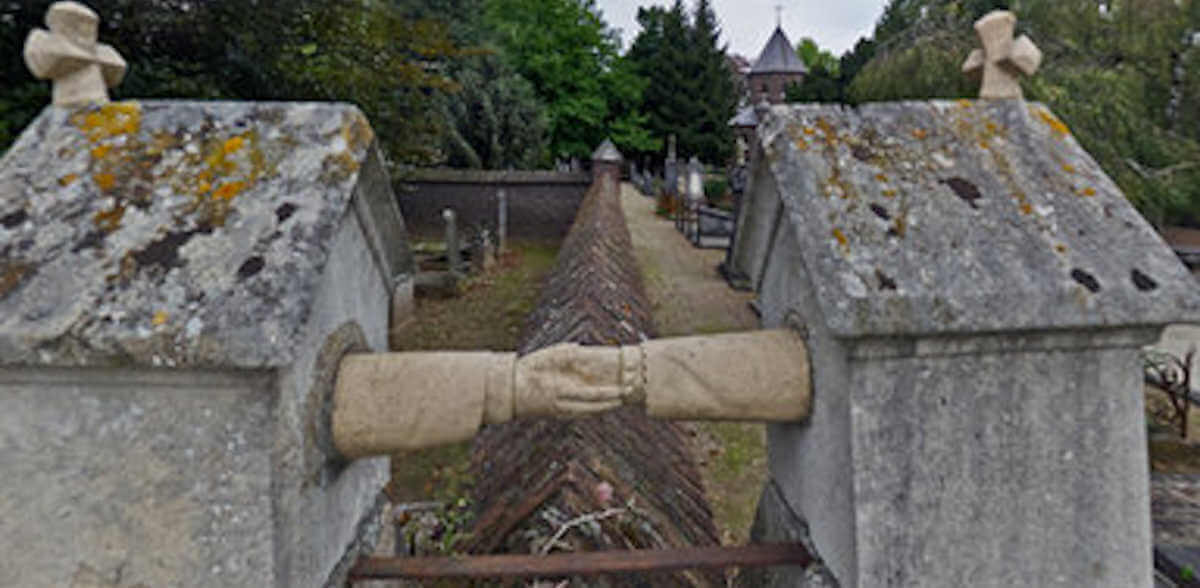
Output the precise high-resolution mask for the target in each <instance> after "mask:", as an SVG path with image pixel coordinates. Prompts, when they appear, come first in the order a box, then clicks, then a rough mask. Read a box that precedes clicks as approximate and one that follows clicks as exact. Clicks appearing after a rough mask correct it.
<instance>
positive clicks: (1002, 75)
mask: <svg viewBox="0 0 1200 588" xmlns="http://www.w3.org/2000/svg"><path fill="white" fill-rule="evenodd" d="M1016 24H1017V17H1016V16H1014V15H1013V13H1011V12H1009V11H1007V10H994V11H992V12H989V13H987V14H986V15H984V16H983V18H980V19H979V20H977V21H975V33H976V34H977V35H979V44H981V45H983V48H982V49H976V50H974V51H972V52H971V55H970V56H968V57H967V61H966V62H965V63H963V67H962V70H963V73H965V74H967V75H970V76H972V77H978V76H979V75H980V74H981V73H982V76H983V87H982V88H980V89H979V97H980V98H1016V99H1020V98H1022V97H1023V95H1022V94H1021V84H1020V82H1019V80H1018V76H1019V74H1022V73H1023V74H1025V75H1027V76H1031V75H1033V74H1034V72H1036V71H1037V69H1038V66H1039V65H1041V63H1042V51H1041V50H1040V49H1038V48H1037V45H1034V44H1033V41H1031V40H1030V39H1029V37H1027V36H1025V35H1021V37H1020V38H1018V39H1017V40H1015V41H1014V40H1013V29H1015V28H1016Z"/></svg>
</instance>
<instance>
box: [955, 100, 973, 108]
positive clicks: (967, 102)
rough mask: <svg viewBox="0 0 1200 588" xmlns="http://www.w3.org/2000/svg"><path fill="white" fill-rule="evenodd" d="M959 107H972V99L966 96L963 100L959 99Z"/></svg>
mask: <svg viewBox="0 0 1200 588" xmlns="http://www.w3.org/2000/svg"><path fill="white" fill-rule="evenodd" d="M958 107H959V108H970V107H971V101H970V100H967V99H966V98H963V99H961V100H959V101H958Z"/></svg>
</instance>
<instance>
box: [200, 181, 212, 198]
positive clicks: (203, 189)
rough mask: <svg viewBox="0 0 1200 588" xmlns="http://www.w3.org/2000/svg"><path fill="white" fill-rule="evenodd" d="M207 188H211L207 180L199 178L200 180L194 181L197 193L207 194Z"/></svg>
mask: <svg viewBox="0 0 1200 588" xmlns="http://www.w3.org/2000/svg"><path fill="white" fill-rule="evenodd" d="M209 190H212V184H211V183H209V182H208V181H206V180H200V181H198V182H196V193H197V194H200V195H204V194H208V191H209Z"/></svg>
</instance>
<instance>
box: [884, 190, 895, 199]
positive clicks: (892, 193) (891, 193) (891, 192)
mask: <svg viewBox="0 0 1200 588" xmlns="http://www.w3.org/2000/svg"><path fill="white" fill-rule="evenodd" d="M881 194H883V197H884V198H895V197H896V191H895V190H884V191H883V192H881Z"/></svg>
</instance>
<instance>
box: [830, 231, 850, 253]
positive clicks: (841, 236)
mask: <svg viewBox="0 0 1200 588" xmlns="http://www.w3.org/2000/svg"><path fill="white" fill-rule="evenodd" d="M833 238H834V239H836V240H837V242H838V245H841V246H842V247H843V248H849V247H850V240H849V239H847V238H846V234H845V233H843V232H842V230H841V229H839V228H837V227H834V229H833Z"/></svg>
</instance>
